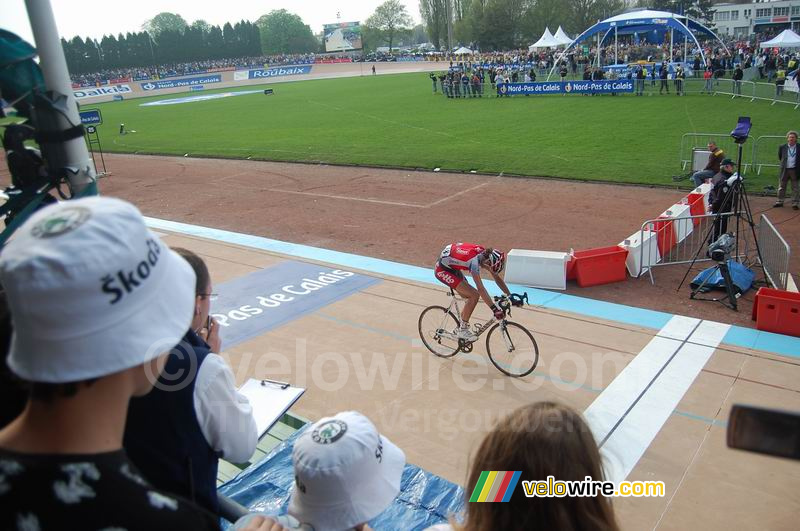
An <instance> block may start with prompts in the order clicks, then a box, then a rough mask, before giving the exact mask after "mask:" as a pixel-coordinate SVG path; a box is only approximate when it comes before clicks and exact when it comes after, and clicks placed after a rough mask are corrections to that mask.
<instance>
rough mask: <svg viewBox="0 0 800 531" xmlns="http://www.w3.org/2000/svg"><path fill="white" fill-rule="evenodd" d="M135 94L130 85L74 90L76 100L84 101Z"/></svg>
mask: <svg viewBox="0 0 800 531" xmlns="http://www.w3.org/2000/svg"><path fill="white" fill-rule="evenodd" d="M130 92H133V89H131V87H130V86H129V85H112V86H110V87H95V88H86V89H81V90H73V91H72V93H73V94H74V95H75V99H78V100H82V99H84V98H95V97H97V96H112V95H119V94H128V93H130Z"/></svg>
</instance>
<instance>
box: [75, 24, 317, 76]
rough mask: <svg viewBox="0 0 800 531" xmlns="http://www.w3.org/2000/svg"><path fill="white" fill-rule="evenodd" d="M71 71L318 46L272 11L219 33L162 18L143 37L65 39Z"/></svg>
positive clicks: (306, 28)
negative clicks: (254, 20)
mask: <svg viewBox="0 0 800 531" xmlns="http://www.w3.org/2000/svg"><path fill="white" fill-rule="evenodd" d="M61 46H62V48H63V50H64V56H65V57H66V60H67V67H68V68H69V71H70V72H72V73H73V74H86V73H92V72H98V71H101V70H116V69H128V68H145V67H149V66H155V65H163V64H169V63H190V62H195V61H208V60H215V59H231V58H237V57H256V56H260V55H262V54H266V55H273V54H281V53H308V52H315V51H318V48H319V43H318V41H317V39H316V37H314V35H313V34H312V32H311V28H310V27H309V26H307V25H305V24H303V21H302V20H301V19H300V17H298V16H297V15H293V14H291V13H288V12H287V11H286V10H284V9H281V10H276V11H272V12H270V13H268V14H266V15H264V16H262V17H260V18H259V19H258V20H257V21H256V22H255V23H253V22H249V21H246V20H242V21H241V22H237V23H236V24H233V25H232V24H231V23H226V24H225V25H224V26H222V27H221V28H220V27H219V26H211V25H209V24H208V23H207V22H205V21H204V20H195V21H194V22H192V23H191V24H188V23H187V22H186V21H185V20H184V19H183V18H182V17H181V16H180V15H177V14H174V13H166V12H165V13H159V14H158V15H156V16H155V17H153V18H152V19H150V20H148V21H147V22H145V24H144V25H143V26H142V31H140V32H135V33H130V32H129V33H126V34H124V35H123V34H122V33H120V34H119V35H118V36H116V37H115V36H114V35H105V36H103V38H102V39H100V40H97V39H91V38H88V37H87V38H86V39H82V38H81V37H77V36H76V37H73V38H72V39H70V40H66V39H63V38H62V39H61Z"/></svg>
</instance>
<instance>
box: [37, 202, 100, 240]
mask: <svg viewBox="0 0 800 531" xmlns="http://www.w3.org/2000/svg"><path fill="white" fill-rule="evenodd" d="M91 216H92V214H91V212H89V209H87V208H84V207H70V208H63V209H61V210H59V211H58V212H55V213H54V214H52V215H51V216H48V217H46V218H44V219H43V220H41V221H40V222H38V223H37V224H36V225H34V226H33V228H31V235H32V236H34V237H35V238H55V237H56V236H61V235H62V234H66V233H68V232H72V231H73V230H75V229H77V228H78V227H80V226H81V225H83V224H84V223H85V222H86V220H87V219H89V218H90V217H91Z"/></svg>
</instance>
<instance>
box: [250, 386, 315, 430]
mask: <svg viewBox="0 0 800 531" xmlns="http://www.w3.org/2000/svg"><path fill="white" fill-rule="evenodd" d="M305 392H306V390H305V389H303V388H302V387H293V386H292V385H290V384H288V383H286V382H277V381H275V380H257V379H255V378H250V379H249V380H247V381H246V382H245V383H244V384H243V385H242V387H240V388H239V393H241V394H242V395H244V396H246V397H247V399H248V400H249V401H250V405H251V406H252V408H253V417H254V418H255V421H256V428H257V429H258V438H259V439H261V437H263V436H264V434H265V433H267V432H268V431H269V430H270V429H271V428H272V427H273V426H274V425H275V423H277V422H278V420H280V418H281V417H282V416H283V415H284V413H286V412H287V411H288V410H289V408H290V407H292V406H293V405H294V403H295V402H297V400H298V399H299V398H300V397H301V396H303V393H305Z"/></svg>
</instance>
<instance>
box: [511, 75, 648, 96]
mask: <svg viewBox="0 0 800 531" xmlns="http://www.w3.org/2000/svg"><path fill="white" fill-rule="evenodd" d="M497 92H498V94H500V95H502V96H513V95H516V94H534V95H541V94H612V93H615V92H633V81H632V80H629V79H618V80H614V81H611V80H602V81H552V82H544V83H500V84H498V85H497Z"/></svg>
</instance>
